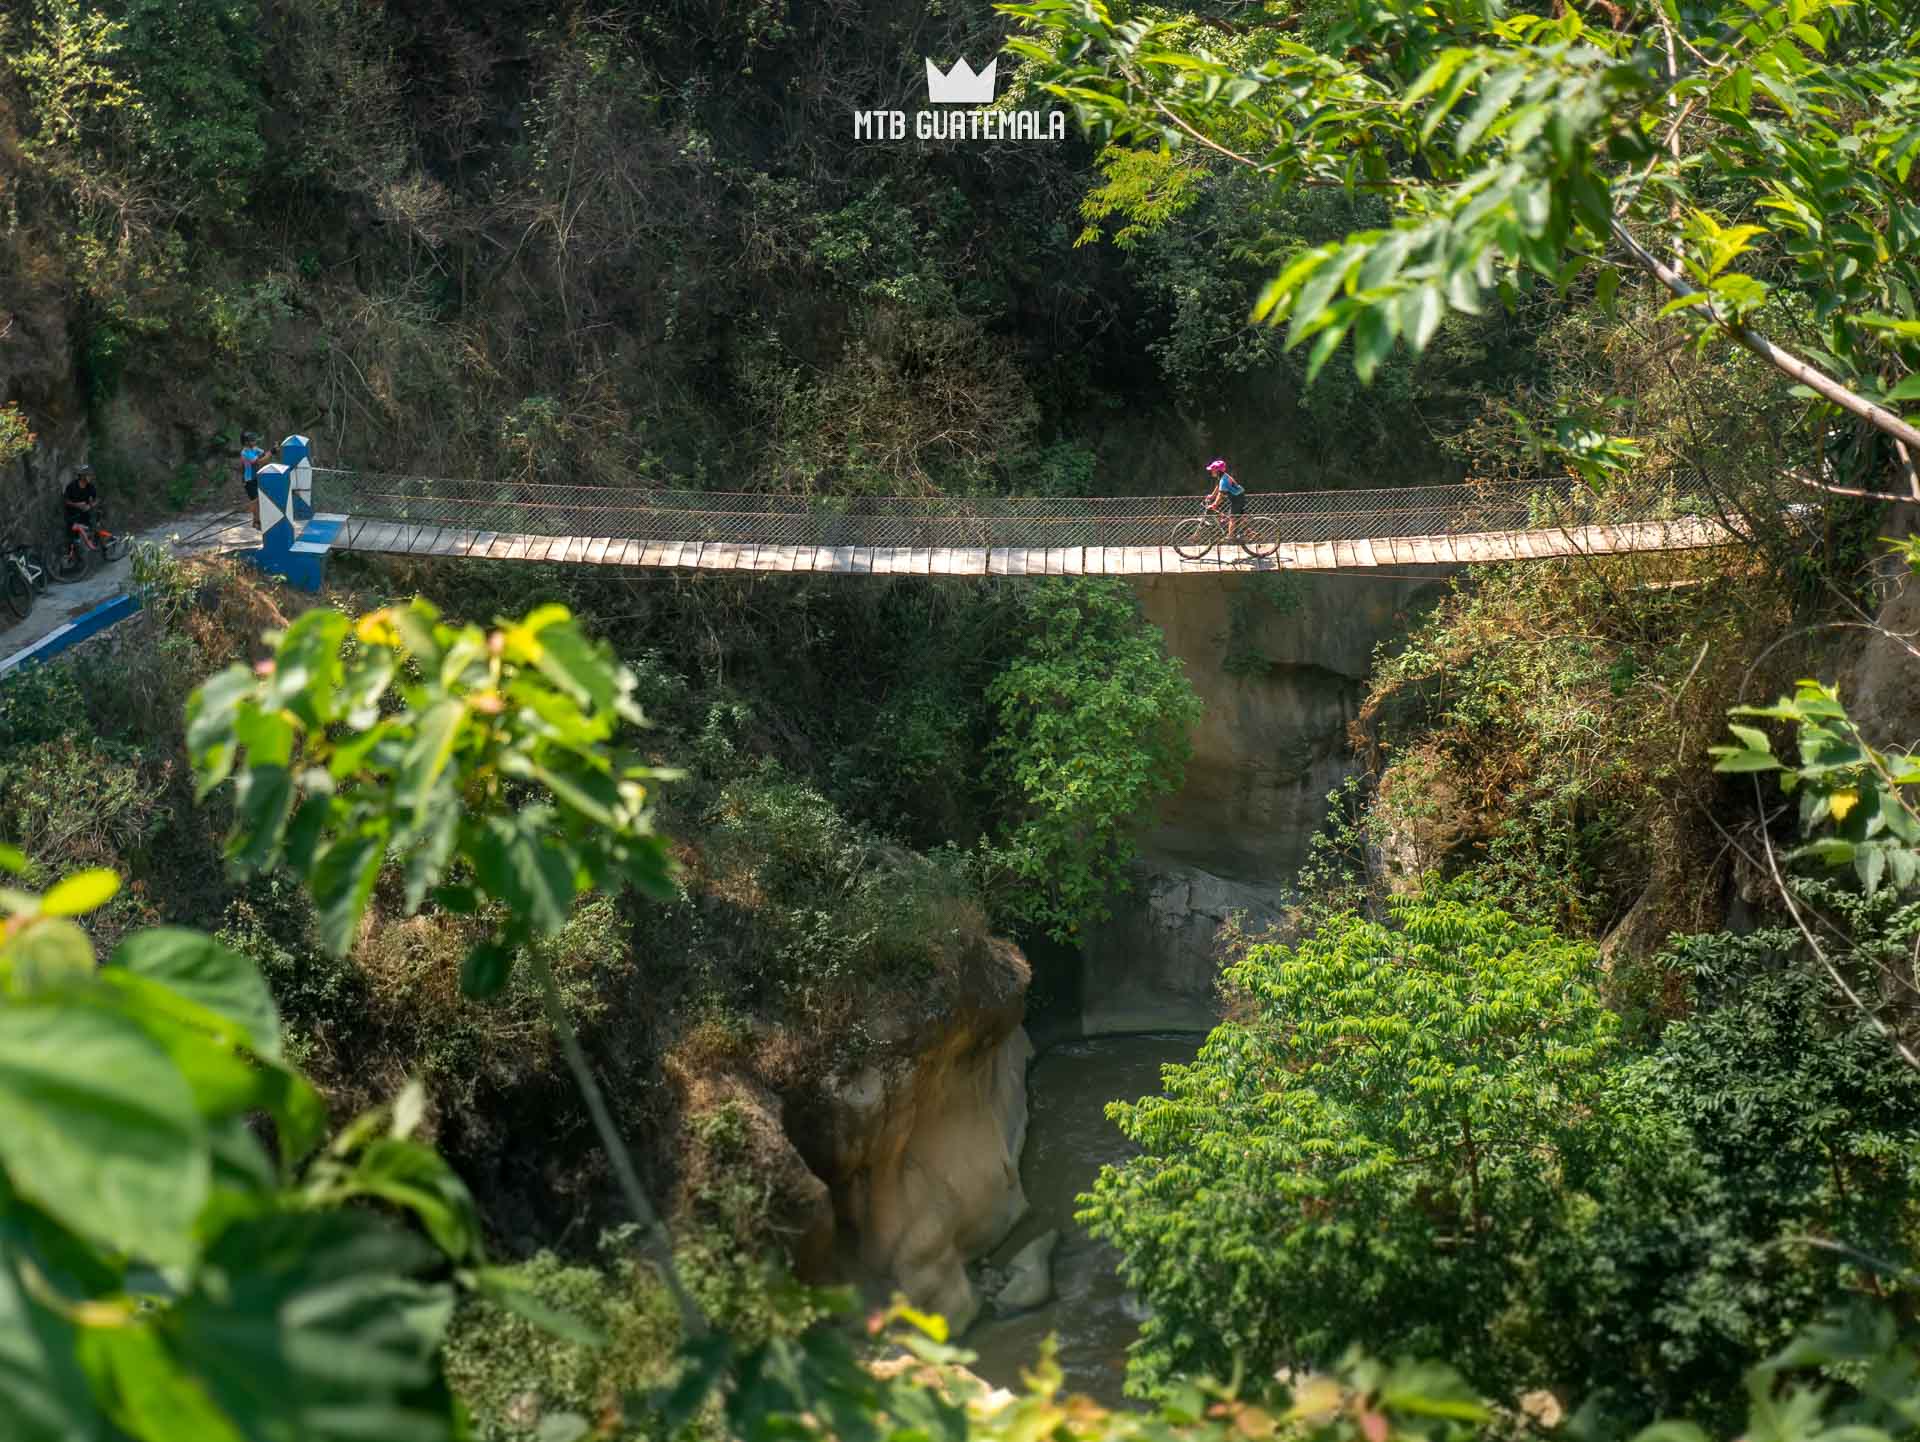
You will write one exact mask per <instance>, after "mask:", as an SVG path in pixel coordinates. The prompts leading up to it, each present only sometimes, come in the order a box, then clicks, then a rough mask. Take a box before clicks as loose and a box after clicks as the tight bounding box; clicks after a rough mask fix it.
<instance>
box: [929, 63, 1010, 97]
mask: <svg viewBox="0 0 1920 1442" xmlns="http://www.w3.org/2000/svg"><path fill="white" fill-rule="evenodd" d="M999 68H1000V62H999V60H998V59H994V60H989V61H988V62H987V68H986V69H985V70H982V71H981V72H980V73H979V74H978V75H975V74H974V73H973V67H972V66H971V65H969V64H967V58H966V56H964V55H963V56H961V57H960V58H959V59H958V60H957V61H955V62H954V66H953V71H952V73H951V74H948V75H942V74H941V73H940V67H939V66H938V65H935V64H934V63H933V62H932V61H931V60H929V61H928V62H927V99H929V100H931V101H932V102H933V103H934V104H935V105H991V104H993V77H994V72H995V71H997V70H998V69H999Z"/></svg>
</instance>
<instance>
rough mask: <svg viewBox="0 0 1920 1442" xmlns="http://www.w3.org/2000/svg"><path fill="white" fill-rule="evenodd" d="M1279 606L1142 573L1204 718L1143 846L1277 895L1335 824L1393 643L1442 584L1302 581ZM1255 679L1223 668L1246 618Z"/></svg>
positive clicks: (1209, 581) (1231, 580) (1227, 584)
mask: <svg viewBox="0 0 1920 1442" xmlns="http://www.w3.org/2000/svg"><path fill="white" fill-rule="evenodd" d="M1281 584H1283V585H1284V586H1285V587H1286V588H1287V589H1288V590H1290V591H1292V592H1293V593H1294V595H1295V596H1296V597H1297V599H1298V606H1297V608H1294V609H1291V610H1282V609H1280V608H1277V607H1275V606H1273V605H1271V604H1268V603H1267V602H1265V601H1263V600H1262V599H1261V598H1260V595H1259V592H1258V591H1256V590H1255V589H1254V588H1255V587H1256V585H1258V582H1256V580H1255V579H1254V578H1253V577H1252V576H1228V577H1219V576H1143V577H1141V578H1140V580H1139V581H1138V582H1136V586H1137V589H1138V591H1139V594H1140V601H1141V605H1142V607H1143V609H1144V610H1145V612H1146V616H1147V619H1148V620H1150V621H1152V622H1153V623H1154V625H1156V626H1158V627H1159V628H1160V629H1161V631H1162V632H1163V633H1164V634H1165V636H1166V638H1167V649H1168V651H1169V652H1170V653H1171V654H1172V655H1174V656H1176V657H1178V658H1179V659H1180V660H1181V661H1182V662H1184V663H1185V664H1186V668H1187V676H1188V679H1190V680H1191V681H1192V682H1193V685H1194V689H1195V690H1197V691H1198V692H1199V693H1200V699H1201V701H1202V702H1204V703H1205V706H1206V710H1205V712H1204V713H1203V714H1202V716H1201V718H1200V723H1199V725H1198V726H1197V727H1195V729H1194V734H1193V750H1194V754H1193V759H1192V760H1191V761H1189V762H1188V763H1187V779H1186V784H1185V785H1184V786H1182V787H1181V789H1180V791H1179V792H1178V793H1177V794H1175V795H1174V796H1172V797H1170V798H1168V800H1167V801H1166V803H1165V804H1164V805H1162V806H1161V808H1160V812H1159V815H1158V816H1157V817H1156V819H1155V824H1154V826H1153V827H1152V829H1151V830H1150V831H1149V833H1148V835H1147V837H1146V839H1145V842H1144V844H1143V846H1142V852H1143V854H1144V855H1145V856H1147V857H1149V858H1150V859H1152V860H1154V861H1157V862H1162V863H1173V864H1178V865H1185V866H1192V867H1198V868H1199V869H1201V870H1203V871H1206V872H1210V873H1212V874H1213V875H1215V876H1219V877H1224V878H1227V879H1229V880H1233V881H1240V882H1245V883H1249V884H1252V885H1255V886H1261V887H1268V886H1273V885H1276V884H1278V885H1285V884H1287V883H1288V882H1290V881H1291V880H1292V879H1293V873H1294V872H1295V871H1297V870H1298V869H1299V867H1300V863H1301V862H1302V861H1303V860H1304V859H1305V857H1306V850H1307V840H1308V838H1309V837H1311V836H1312V835H1313V834H1314V832H1316V831H1317V830H1318V829H1319V827H1320V824H1321V822H1322V821H1323V820H1324V819H1325V816H1326V799H1325V798H1326V794H1327V792H1328V791H1330V790H1332V789H1333V788H1334V786H1336V785H1337V784H1338V783H1339V781H1340V779H1341V777H1343V776H1344V775H1346V773H1347V772H1348V770H1349V769H1350V767H1351V763H1350V760H1349V757H1348V746H1347V725H1348V723H1349V722H1351V721H1352V720H1353V718H1354V715H1355V713H1356V712H1357V710H1358V708H1359V704H1360V699H1361V697H1362V695H1363V694H1364V690H1365V684H1366V677H1367V673H1368V671H1369V670H1370V669H1371V667H1372V663H1373V650H1374V647H1375V646H1377V645H1378V644H1379V643H1380V642H1381V641H1382V640H1385V639H1386V638H1388V637H1390V636H1394V635H1398V634H1399V633H1400V632H1401V631H1403V630H1405V629H1406V624H1407V619H1408V616H1409V613H1410V612H1412V611H1414V610H1415V609H1417V608H1418V607H1419V606H1421V605H1422V604H1423V603H1424V602H1426V601H1429V600H1431V599H1432V598H1433V597H1436V596H1437V595H1438V594H1439V592H1440V588H1441V586H1442V584H1443V582H1442V580H1441V579H1440V578H1439V577H1438V576H1437V575H1436V576H1435V577H1433V578H1431V579H1412V580H1410V579H1399V578H1396V579H1376V578H1369V577H1364V576H1362V575H1360V574H1357V573H1352V572H1348V573H1343V574H1327V575H1318V574H1300V575H1293V576H1288V577H1286V578H1284V580H1283V581H1282V583H1281ZM1236 607H1238V608H1240V610H1241V613H1242V617H1243V637H1244V640H1243V643H1242V650H1243V651H1244V652H1246V653H1248V654H1249V655H1250V656H1252V657H1256V658H1258V659H1257V660H1256V661H1255V663H1254V665H1253V667H1252V669H1250V670H1244V671H1243V672H1242V673H1241V674H1238V675H1234V674H1230V673H1229V672H1228V671H1227V670H1226V669H1225V666H1224V664H1223V663H1224V662H1225V660H1226V656H1227V646H1228V644H1229V637H1230V636H1231V635H1232V632H1233V627H1234V613H1235V608H1236Z"/></svg>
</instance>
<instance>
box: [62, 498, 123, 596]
mask: <svg viewBox="0 0 1920 1442" xmlns="http://www.w3.org/2000/svg"><path fill="white" fill-rule="evenodd" d="M100 514H101V512H100V508H99V507H98V506H95V507H94V511H93V520H92V522H91V523H89V522H86V521H73V522H70V523H69V524H68V526H67V533H66V535H65V536H63V537H61V539H60V541H59V542H58V543H56V545H55V547H54V552H53V579H54V580H56V581H82V580H85V579H86V578H87V577H88V576H90V575H92V574H93V572H94V569H95V568H96V567H97V566H99V565H100V564H101V563H102V562H106V563H107V564H109V565H111V564H112V563H113V562H115V561H117V560H119V559H120V558H121V557H122V556H124V555H126V554H127V551H128V549H129V548H130V547H131V545H132V542H130V541H129V540H128V539H127V538H126V537H125V536H122V535H117V534H116V533H114V532H113V531H109V530H108V529H107V528H106V526H105V525H103V524H102V523H101V520H100Z"/></svg>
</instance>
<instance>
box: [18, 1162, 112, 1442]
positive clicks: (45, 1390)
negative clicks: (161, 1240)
mask: <svg viewBox="0 0 1920 1442" xmlns="http://www.w3.org/2000/svg"><path fill="white" fill-rule="evenodd" d="M3 1195H4V1194H3V1193H0V1196H3ZM24 1240H25V1238H24V1237H23V1236H22V1235H21V1230H20V1228H19V1226H18V1224H17V1223H16V1222H15V1221H14V1220H12V1219H11V1218H9V1217H8V1215H7V1209H6V1208H4V1207H0V1418H4V1419H5V1422H6V1431H5V1436H6V1439H7V1442H105V1438H106V1436H107V1427H106V1421H105V1419H104V1418H103V1417H101V1416H100V1414H99V1409H98V1408H97V1407H96V1406H95V1405H94V1401H93V1396H92V1393H91V1391H90V1390H89V1388H88V1386H87V1379H86V1377H85V1375H84V1374H83V1373H82V1372H81V1371H80V1368H79V1366H78V1365H77V1364H76V1363H75V1361H74V1348H75V1345H76V1343H77V1342H78V1340H79V1334H78V1333H77V1332H76V1330H75V1329H74V1327H73V1325H72V1324H71V1323H69V1322H67V1321H66V1320H65V1319H64V1318H61V1317H58V1316H55V1315H54V1314H53V1313H52V1312H49V1311H48V1310H47V1309H46V1308H44V1307H42V1306H41V1305H40V1304H39V1303H37V1302H35V1301H34V1300H33V1299H32V1298H31V1297H30V1296H28V1294H27V1291H26V1289H25V1288H24V1287H22V1286H21V1285H20V1281H19V1273H18V1271H17V1267H18V1264H19V1262H20V1261H21V1260H23V1258H22V1257H21V1251H22V1245H21V1244H22V1243H23V1242H24Z"/></svg>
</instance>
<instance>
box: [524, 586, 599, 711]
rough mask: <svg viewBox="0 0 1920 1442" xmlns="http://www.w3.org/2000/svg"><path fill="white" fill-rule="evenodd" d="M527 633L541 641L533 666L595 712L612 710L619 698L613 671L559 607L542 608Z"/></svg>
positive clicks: (535, 613)
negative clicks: (530, 632) (617, 697)
mask: <svg viewBox="0 0 1920 1442" xmlns="http://www.w3.org/2000/svg"><path fill="white" fill-rule="evenodd" d="M555 613H557V615H556V614H555ZM525 625H526V627H527V629H528V630H530V631H533V632H534V633H535V635H536V636H537V637H538V645H537V649H536V650H535V651H534V653H533V664H534V665H535V666H537V667H538V668H539V669H540V672H541V674H542V675H544V676H546V677H547V678H548V679H549V680H551V681H552V682H553V683H554V684H555V685H557V686H559V687H560V688H561V689H562V690H563V691H565V692H567V693H568V694H569V695H571V696H572V697H573V698H574V699H575V700H576V701H579V702H581V703H583V704H585V705H589V706H592V707H593V708H594V709H595V710H607V709H609V708H611V707H612V705H613V703H614V698H615V696H616V695H617V694H618V693H617V691H616V688H615V686H614V668H613V666H612V665H611V664H610V663H609V662H608V661H607V659H606V658H605V657H604V656H602V655H601V654H600V652H599V651H598V650H597V649H596V648H595V647H594V646H593V644H592V643H591V642H589V641H588V640H587V638H586V637H585V636H583V635H581V634H580V630H579V628H578V627H577V626H575V625H574V623H573V622H572V621H571V620H569V619H568V618H567V613H566V611H565V610H564V609H563V608H561V607H558V606H543V607H541V608H540V609H539V610H537V611H535V612H534V613H533V614H532V615H530V616H528V617H527V619H526V622H525Z"/></svg>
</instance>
